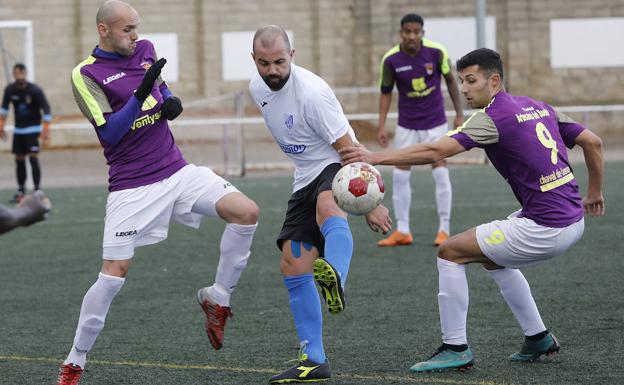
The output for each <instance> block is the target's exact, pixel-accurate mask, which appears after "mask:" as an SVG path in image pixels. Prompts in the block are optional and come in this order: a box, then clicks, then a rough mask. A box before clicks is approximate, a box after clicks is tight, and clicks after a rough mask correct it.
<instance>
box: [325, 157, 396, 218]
mask: <svg viewBox="0 0 624 385" xmlns="http://www.w3.org/2000/svg"><path fill="white" fill-rule="evenodd" d="M385 190H386V189H385V186H384V182H383V179H382V178H381V174H380V173H379V171H377V169H376V168H375V167H373V166H371V165H370V164H368V163H363V162H357V163H351V164H348V165H346V166H344V167H343V168H341V169H340V170H339V171H338V172H337V173H336V176H335V177H334V180H333V182H332V192H333V194H334V200H335V201H336V203H337V204H338V206H339V207H340V208H341V209H343V210H344V211H346V212H347V213H349V214H353V215H363V214H368V213H369V212H371V211H372V210H373V209H374V208H375V207H377V206H379V204H380V203H381V201H382V200H383V197H384V192H385Z"/></svg>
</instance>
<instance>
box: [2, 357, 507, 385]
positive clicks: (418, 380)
mask: <svg viewBox="0 0 624 385" xmlns="http://www.w3.org/2000/svg"><path fill="white" fill-rule="evenodd" d="M0 361H13V362H42V363H54V364H58V363H60V362H62V361H63V360H62V359H57V358H48V357H27V356H16V355H12V356H3V355H0ZM89 364H90V365H103V366H127V367H135V368H159V369H176V370H205V371H221V372H235V373H260V374H277V373H279V372H280V369H263V368H238V367H225V366H214V365H203V364H173V363H172V364H168V363H164V362H141V361H104V360H89ZM416 376H417V375H414V377H402V376H393V375H389V376H376V375H360V374H337V375H334V376H332V377H333V378H339V379H344V380H372V381H379V382H380V383H399V382H400V383H411V384H448V385H513V384H511V383H503V382H496V381H493V380H480V381H479V380H477V381H474V380H468V381H459V380H454V379H445V378H432V377H426V378H425V377H416Z"/></svg>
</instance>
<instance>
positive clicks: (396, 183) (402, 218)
mask: <svg viewBox="0 0 624 385" xmlns="http://www.w3.org/2000/svg"><path fill="white" fill-rule="evenodd" d="M411 174H412V171H411V170H401V169H398V168H395V169H394V171H393V172H392V204H393V205H394V216H395V218H396V221H397V230H398V231H400V232H401V233H409V232H410V226H409V211H410V205H411V203H412V186H411V185H410V175H411Z"/></svg>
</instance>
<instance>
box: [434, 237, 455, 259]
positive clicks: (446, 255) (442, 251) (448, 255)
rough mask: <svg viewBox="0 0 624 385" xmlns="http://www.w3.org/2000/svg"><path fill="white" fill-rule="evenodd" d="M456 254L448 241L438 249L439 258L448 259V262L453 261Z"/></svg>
mask: <svg viewBox="0 0 624 385" xmlns="http://www.w3.org/2000/svg"><path fill="white" fill-rule="evenodd" d="M454 255H455V253H454V252H453V249H452V247H451V245H450V243H449V242H448V241H444V242H442V244H441V245H440V246H439V247H438V258H441V259H446V260H447V261H453V259H454Z"/></svg>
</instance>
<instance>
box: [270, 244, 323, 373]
mask: <svg viewBox="0 0 624 385" xmlns="http://www.w3.org/2000/svg"><path fill="white" fill-rule="evenodd" d="M318 255H319V253H318V250H317V249H316V247H314V246H312V245H310V244H308V243H306V242H301V241H296V240H285V241H284V242H283V244H282V258H281V263H280V267H281V271H282V274H283V276H284V284H285V285H286V288H287V289H288V296H289V298H290V301H289V302H290V310H291V312H292V315H293V319H294V321H295V329H296V330H297V335H298V336H299V341H300V346H301V349H300V351H299V357H298V358H297V361H298V363H297V364H296V365H295V366H293V367H292V368H290V369H288V370H286V371H284V372H282V373H280V374H278V375H276V376H273V377H271V380H270V382H271V383H273V384H279V383H288V382H313V381H322V380H326V379H329V378H330V377H331V373H330V368H329V362H328V361H327V357H326V355H325V349H324V347H323V315H322V313H321V305H320V298H319V294H318V291H317V290H316V286H315V285H314V279H313V275H312V264H313V263H314V261H315V260H316V259H317V258H318Z"/></svg>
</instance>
